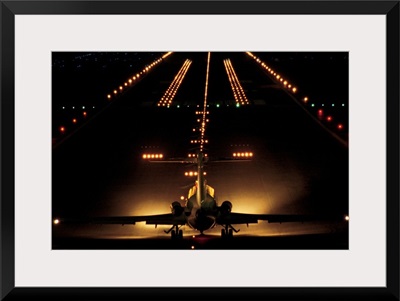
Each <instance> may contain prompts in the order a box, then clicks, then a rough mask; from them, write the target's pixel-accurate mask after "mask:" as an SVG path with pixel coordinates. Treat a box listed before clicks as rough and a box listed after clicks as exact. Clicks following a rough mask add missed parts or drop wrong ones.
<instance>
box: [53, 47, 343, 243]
mask: <svg viewBox="0 0 400 301" xmlns="http://www.w3.org/2000/svg"><path fill="white" fill-rule="evenodd" d="M174 55H175V54H172V55H171V56H170V57H168V60H167V61H166V62H165V65H163V66H161V65H160V67H157V68H160V69H156V70H155V71H154V73H152V74H149V75H147V76H146V78H144V79H142V82H140V83H139V84H137V86H135V87H133V88H132V89H131V90H129V91H128V92H126V94H124V95H123V96H121V97H120V98H119V99H118V100H116V101H115V103H113V104H112V105H110V106H109V107H108V108H107V110H105V111H104V112H103V113H101V114H99V115H98V116H96V118H93V119H92V120H91V121H90V122H88V123H87V124H86V125H85V126H83V127H81V128H80V129H79V131H77V132H76V133H74V135H72V136H71V137H70V138H69V139H67V140H66V141H65V142H63V143H61V144H60V145H59V146H58V147H57V148H54V149H53V158H52V162H53V168H52V172H53V183H52V184H53V185H52V187H53V190H52V204H53V208H52V213H53V218H57V217H72V216H74V217H88V216H129V215H151V214H162V213H169V212H170V208H169V206H170V204H171V203H172V202H173V201H179V202H181V203H182V205H183V204H184V199H185V197H186V196H187V193H188V190H189V188H190V187H192V186H193V185H194V180H195V178H194V177H190V176H185V173H189V172H190V171H193V168H194V167H193V164H180V163H162V162H158V163H157V162H149V161H148V160H143V154H145V153H153V154H158V153H159V154H163V158H165V159H167V158H168V159H169V158H175V159H182V158H186V159H187V158H188V155H189V154H191V153H193V152H194V151H195V145H193V143H191V141H192V140H195V139H196V137H197V135H196V133H194V132H193V128H195V127H196V126H197V125H198V122H197V116H196V111H198V110H200V108H201V107H200V106H201V104H202V97H203V96H204V79H205V55H203V54H198V53H188V54H185V53H178V54H176V55H175V57H174ZM225 57H230V58H231V61H232V64H233V66H234V67H235V70H236V73H237V76H238V77H239V79H240V81H241V83H242V85H243V87H244V90H245V92H246V95H247V97H248V98H249V100H250V101H251V104H250V105H241V106H236V105H235V101H234V98H233V95H232V90H231V87H230V85H229V81H228V78H227V75H226V73H225V70H224V64H223V59H225ZM187 58H189V59H191V60H192V61H193V63H192V65H191V66H190V68H189V69H188V71H187V74H186V76H185V79H184V80H183V81H182V84H181V86H180V88H179V89H178V92H177V93H176V96H175V98H174V100H173V103H172V105H171V106H170V107H169V108H166V107H157V106H156V104H157V102H158V101H159V100H160V99H161V97H162V95H163V94H164V92H165V90H166V89H167V88H168V87H169V85H170V83H171V81H172V79H173V78H174V76H175V75H176V73H177V72H178V71H179V68H180V67H181V66H182V63H183V62H184V60H185V59H187ZM327 72H328V71H327ZM271 85H274V82H273V81H272V80H271V79H270V78H269V77H268V76H266V75H265V73H264V72H263V71H262V70H261V69H259V68H258V67H257V65H255V64H253V62H252V61H251V60H250V59H249V58H248V57H246V56H245V55H243V54H241V55H239V54H237V53H234V54H232V55H231V56H229V55H228V54H223V53H220V54H216V55H214V56H211V66H210V86H209V107H208V108H207V111H208V112H209V114H208V115H207V116H208V119H209V122H208V124H207V132H206V137H207V140H208V141H209V142H208V143H207V146H206V153H207V155H208V158H209V161H208V162H207V163H206V165H205V171H206V173H207V174H206V180H207V183H208V185H210V186H212V187H213V188H214V189H215V195H216V199H217V201H218V203H219V204H221V203H222V202H223V201H224V200H229V201H230V202H232V204H233V208H232V211H233V212H242V213H254V214H321V213H333V214H338V215H342V216H343V220H342V221H338V222H336V223H332V222H311V223H285V224H269V223H267V222H259V223H258V224H250V225H249V226H248V227H247V226H246V225H240V226H239V225H238V226H237V228H240V232H239V233H237V234H235V236H234V237H233V239H231V240H228V241H227V240H222V239H221V238H220V230H221V227H219V226H216V227H215V228H213V229H211V230H210V231H206V232H205V235H204V236H199V233H198V232H196V231H194V230H192V229H190V228H189V227H188V226H185V227H184V228H183V229H184V239H183V240H182V241H181V242H176V241H172V240H171V239H170V236H169V235H167V234H165V233H164V230H168V228H169V227H168V226H161V225H159V226H158V227H157V228H154V226H149V225H144V224H136V225H125V226H117V225H73V226H70V225H53V227H52V231H53V232H52V234H53V242H52V244H53V249H192V247H193V249H195V250H198V249H347V248H348V223H347V221H345V220H344V217H345V216H346V214H347V213H348V205H349V204H348V148H346V147H344V146H343V145H342V144H341V143H340V142H338V141H337V140H335V139H334V138H333V137H332V135H329V133H327V131H326V129H324V128H322V127H321V126H319V125H318V123H317V122H315V120H313V119H312V118H310V116H309V115H308V114H306V113H305V112H304V110H303V109H302V108H301V107H300V106H299V105H298V104H297V103H295V102H294V101H293V100H292V99H291V97H289V96H288V95H287V93H285V92H283V91H281V90H279V89H276V88H270V86H271ZM341 114H343V112H342V111H341ZM343 137H344V136H343ZM250 152H251V153H252V154H254V156H252V157H251V158H249V157H247V158H245V159H246V160H241V159H237V158H234V157H233V154H234V153H235V154H236V153H250ZM153 161H156V160H153ZM235 227H236V226H235ZM193 236H195V237H193Z"/></svg>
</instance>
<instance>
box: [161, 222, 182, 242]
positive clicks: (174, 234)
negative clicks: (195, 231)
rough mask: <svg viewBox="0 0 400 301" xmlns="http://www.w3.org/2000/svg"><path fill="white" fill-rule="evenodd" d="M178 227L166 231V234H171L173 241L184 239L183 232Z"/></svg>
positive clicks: (174, 226)
mask: <svg viewBox="0 0 400 301" xmlns="http://www.w3.org/2000/svg"><path fill="white" fill-rule="evenodd" d="M179 228H180V227H179V226H178V225H173V226H172V227H171V229H169V230H168V231H165V230H164V232H165V233H167V234H168V233H171V239H183V231H182V230H180V229H179Z"/></svg>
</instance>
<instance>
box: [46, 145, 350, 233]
mask: <svg viewBox="0 0 400 301" xmlns="http://www.w3.org/2000/svg"><path fill="white" fill-rule="evenodd" d="M195 159H196V160H195V162H196V163H197V179H196V181H195V184H194V185H193V187H191V188H190V189H189V192H188V196H187V199H186V203H185V205H184V206H182V205H181V203H180V202H178V201H173V202H172V203H171V204H170V209H171V213H166V214H158V215H144V216H106V217H93V218H88V219H63V218H56V219H54V220H53V223H54V224H55V225H58V224H61V223H66V224H68V223H93V224H120V225H127V224H132V225H134V224H135V223H136V222H146V224H148V225H155V226H156V227H157V226H158V225H169V226H171V228H170V229H168V230H164V232H165V233H166V234H170V235H171V238H172V239H182V238H183V230H182V229H181V228H182V227H183V226H185V225H187V226H189V227H190V228H192V229H194V230H197V231H199V232H200V234H204V231H206V230H210V229H212V228H214V227H216V226H221V227H222V229H221V237H222V238H231V237H233V233H234V232H235V233H238V232H239V231H240V229H236V228H235V227H234V226H233V225H237V224H246V225H247V226H248V224H252V223H258V221H262V220H264V221H268V223H285V222H301V223H302V222H307V221H317V220H325V221H326V220H335V221H337V220H338V217H337V216H333V215H332V216H331V215H324V216H320V215H292V214H288V215H285V214H248V213H237V212H232V206H233V205H232V203H231V202H230V201H228V200H225V201H223V202H222V204H221V205H220V206H219V205H218V203H217V201H216V199H215V193H214V192H215V191H214V188H212V187H211V186H209V185H208V184H207V181H206V179H205V176H204V159H205V156H204V153H203V151H199V152H198V153H197V156H196V158H195ZM339 219H340V220H343V217H339ZM344 219H345V220H348V216H346V217H345V218H344Z"/></svg>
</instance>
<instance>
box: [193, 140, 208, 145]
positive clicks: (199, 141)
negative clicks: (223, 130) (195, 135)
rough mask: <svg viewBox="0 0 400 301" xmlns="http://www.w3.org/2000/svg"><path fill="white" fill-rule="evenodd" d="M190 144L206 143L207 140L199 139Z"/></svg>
mask: <svg viewBox="0 0 400 301" xmlns="http://www.w3.org/2000/svg"><path fill="white" fill-rule="evenodd" d="M190 143H192V144H196V143H201V144H203V143H208V140H204V139H200V140H190Z"/></svg>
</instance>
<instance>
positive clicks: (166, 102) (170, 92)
mask: <svg viewBox="0 0 400 301" xmlns="http://www.w3.org/2000/svg"><path fill="white" fill-rule="evenodd" d="M191 64H192V61H190V60H186V61H185V62H184V63H183V65H182V67H181V69H179V71H178V73H177V75H176V76H175V78H174V80H173V81H172V83H171V84H170V85H169V87H168V89H167V91H165V93H164V95H163V97H161V99H160V100H159V102H158V104H157V106H163V107H165V106H167V107H168V108H169V106H170V105H171V104H172V100H173V99H174V97H175V94H176V92H177V91H178V89H179V87H180V85H181V84H182V81H183V79H184V78H185V75H186V73H187V71H188V70H189V67H190V65H191Z"/></svg>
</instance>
